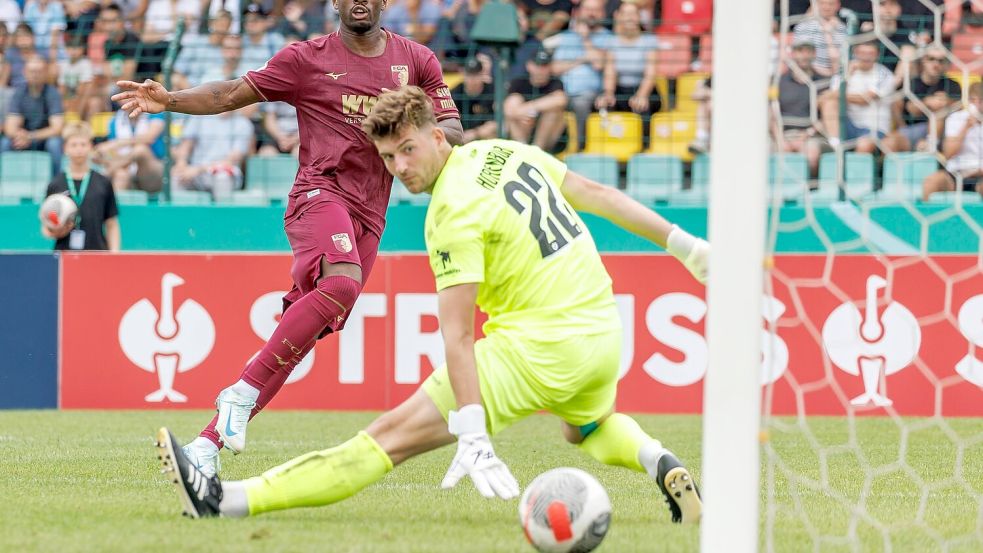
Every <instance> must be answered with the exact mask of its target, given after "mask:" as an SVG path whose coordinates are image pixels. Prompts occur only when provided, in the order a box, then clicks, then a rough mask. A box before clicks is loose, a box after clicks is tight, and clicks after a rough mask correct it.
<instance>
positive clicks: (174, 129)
mask: <svg viewBox="0 0 983 553" xmlns="http://www.w3.org/2000/svg"><path fill="white" fill-rule="evenodd" d="M182 134H184V123H183V122H179V121H173V120H172V121H171V139H172V140H181V135H182Z"/></svg>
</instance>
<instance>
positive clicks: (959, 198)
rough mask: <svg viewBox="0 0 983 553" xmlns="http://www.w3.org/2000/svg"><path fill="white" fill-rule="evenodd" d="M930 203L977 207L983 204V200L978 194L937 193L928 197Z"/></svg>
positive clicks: (962, 192) (961, 192)
mask: <svg viewBox="0 0 983 553" xmlns="http://www.w3.org/2000/svg"><path fill="white" fill-rule="evenodd" d="M928 203H931V204H948V205H967V204H973V205H977V204H980V203H983V198H981V197H980V195H979V194H977V193H976V192H964V191H960V192H936V193H934V194H932V195H931V196H929V197H928Z"/></svg>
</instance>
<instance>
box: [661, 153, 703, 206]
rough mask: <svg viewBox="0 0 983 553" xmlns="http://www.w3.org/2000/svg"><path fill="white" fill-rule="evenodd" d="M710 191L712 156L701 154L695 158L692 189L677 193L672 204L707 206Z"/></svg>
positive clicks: (691, 180) (691, 179)
mask: <svg viewBox="0 0 983 553" xmlns="http://www.w3.org/2000/svg"><path fill="white" fill-rule="evenodd" d="M709 189H710V156H708V155H706V154H700V155H698V156H696V157H695V158H693V165H692V174H691V178H690V187H689V188H684V189H682V190H679V191H677V192H675V193H674V194H673V195H672V198H671V200H670V201H671V203H673V204H681V205H705V204H706V203H707V198H708V196H709Z"/></svg>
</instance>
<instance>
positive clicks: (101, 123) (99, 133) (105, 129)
mask: <svg viewBox="0 0 983 553" xmlns="http://www.w3.org/2000/svg"><path fill="white" fill-rule="evenodd" d="M115 116H116V114H115V113H113V112H111V111H102V112H99V113H93V114H92V115H91V116H90V117H89V125H90V126H91V127H92V137H93V138H105V137H107V136H109V124H110V123H111V122H112V121H113V117H115Z"/></svg>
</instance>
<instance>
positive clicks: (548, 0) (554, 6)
mask: <svg viewBox="0 0 983 553" xmlns="http://www.w3.org/2000/svg"><path fill="white" fill-rule="evenodd" d="M516 7H517V8H518V9H519V10H521V11H522V13H524V14H525V16H526V19H527V20H528V21H529V33H530V35H531V36H530V37H529V38H531V39H533V40H535V41H536V42H537V43H538V44H542V42H543V41H544V40H546V39H547V38H549V37H551V36H553V35H555V34H557V33H559V32H561V31H563V29H564V27H566V26H567V23H569V22H570V13H571V12H572V11H573V3H572V2H571V0H518V1H517V2H516ZM603 18H604V6H603V4H602V5H601V16H600V19H603Z"/></svg>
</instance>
